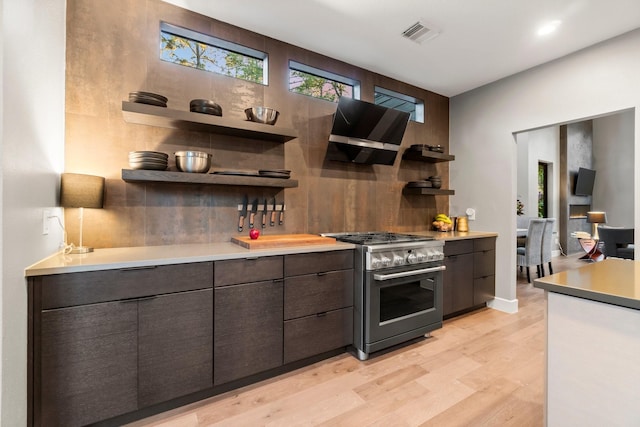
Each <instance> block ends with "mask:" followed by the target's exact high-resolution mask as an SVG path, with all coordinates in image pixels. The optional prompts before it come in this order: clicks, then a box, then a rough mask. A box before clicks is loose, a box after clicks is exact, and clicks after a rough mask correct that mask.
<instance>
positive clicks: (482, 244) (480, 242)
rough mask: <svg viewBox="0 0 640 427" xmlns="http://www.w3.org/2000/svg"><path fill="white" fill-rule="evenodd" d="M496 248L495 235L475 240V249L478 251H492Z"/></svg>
mask: <svg viewBox="0 0 640 427" xmlns="http://www.w3.org/2000/svg"><path fill="white" fill-rule="evenodd" d="M495 249H496V238H495V237H483V238H481V239H474V240H473V250H474V251H475V252H477V251H491V250H495Z"/></svg>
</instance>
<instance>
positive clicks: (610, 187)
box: [592, 110, 635, 227]
mask: <svg viewBox="0 0 640 427" xmlns="http://www.w3.org/2000/svg"><path fill="white" fill-rule="evenodd" d="M633 118H634V112H633V111H632V110H629V111H624V112H621V113H619V114H614V115H611V116H606V117H601V118H598V119H595V120H594V121H593V168H594V169H595V170H596V180H595V184H594V186H593V207H592V209H593V210H602V211H605V212H606V213H607V223H608V224H609V225H613V226H624V227H633V221H634V216H633V199H634V197H633V194H634V192H633V188H634V185H633V169H634V168H633V153H634V151H635V150H634V149H633V134H634V120H633Z"/></svg>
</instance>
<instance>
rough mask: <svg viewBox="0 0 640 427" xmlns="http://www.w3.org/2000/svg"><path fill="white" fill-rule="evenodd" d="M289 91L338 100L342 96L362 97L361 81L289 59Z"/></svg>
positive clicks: (328, 99)
mask: <svg viewBox="0 0 640 427" xmlns="http://www.w3.org/2000/svg"><path fill="white" fill-rule="evenodd" d="M289 91H291V92H295V93H299V94H302V95H308V96H312V97H314V98H319V99H324V100H327V101H331V102H338V99H340V97H341V96H344V97H347V98H354V99H360V82H359V81H358V80H354V79H351V78H349V77H345V76H341V75H339V74H335V73H332V72H330V71H325V70H321V69H320V68H315V67H311V66H309V65H305V64H301V63H299V62H296V61H289Z"/></svg>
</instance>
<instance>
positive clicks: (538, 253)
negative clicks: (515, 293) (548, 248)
mask: <svg viewBox="0 0 640 427" xmlns="http://www.w3.org/2000/svg"><path fill="white" fill-rule="evenodd" d="M545 222H546V220H545V219H542V218H534V219H531V221H529V228H528V230H527V238H526V240H525V244H524V247H519V248H516V254H517V256H516V258H517V265H518V267H526V268H527V282H529V283H531V274H530V273H529V267H530V266H532V265H535V266H536V270H537V273H538V277H542V273H541V271H540V260H541V259H542V234H543V233H544V224H545Z"/></svg>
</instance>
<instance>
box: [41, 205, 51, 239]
mask: <svg viewBox="0 0 640 427" xmlns="http://www.w3.org/2000/svg"><path fill="white" fill-rule="evenodd" d="M50 216H51V211H50V210H49V209H45V210H43V211H42V234H49V217H50Z"/></svg>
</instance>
